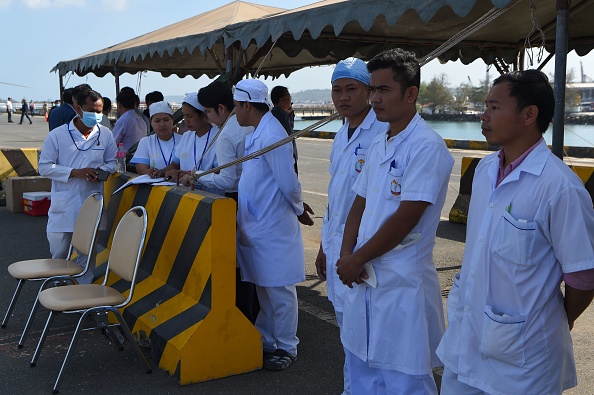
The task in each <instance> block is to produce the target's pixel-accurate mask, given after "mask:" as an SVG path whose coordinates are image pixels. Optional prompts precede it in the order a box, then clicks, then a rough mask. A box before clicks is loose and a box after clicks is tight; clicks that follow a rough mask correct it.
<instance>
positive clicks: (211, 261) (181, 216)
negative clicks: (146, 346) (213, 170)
mask: <svg viewBox="0 0 594 395" xmlns="http://www.w3.org/2000/svg"><path fill="white" fill-rule="evenodd" d="M128 179H129V176H128V175H120V176H117V177H115V176H111V177H110V178H109V180H108V181H107V182H106V183H105V197H106V206H107V210H106V216H105V221H106V223H107V227H106V230H104V231H101V232H100V234H99V239H98V244H99V245H100V248H99V250H98V251H99V253H98V255H97V269H96V276H102V275H103V274H104V273H105V266H106V261H107V257H108V254H109V248H110V247H111V243H112V238H113V234H114V231H115V225H116V224H117V223H118V221H119V219H120V218H121V217H122V216H123V215H124V213H125V212H126V211H127V210H128V209H129V208H131V207H133V206H136V205H142V206H144V207H145V208H146V210H147V213H148V217H149V221H148V230H147V236H146V237H147V239H146V240H147V241H146V243H145V249H144V253H143V256H142V260H141V263H140V269H139V274H138V280H137V286H136V289H135V294H134V299H133V301H132V302H131V303H130V304H129V305H128V307H127V308H126V309H125V310H124V311H123V312H122V315H123V317H124V319H125V320H126V322H127V323H128V325H129V326H130V329H131V330H132V332H133V333H135V334H136V335H137V336H138V337H139V338H140V339H144V340H147V339H148V340H150V346H151V348H152V351H151V353H152V356H153V359H154V360H155V361H157V362H158V364H159V367H160V368H161V369H164V370H165V371H167V372H169V373H170V374H171V375H173V376H174V377H175V378H177V379H178V380H179V382H180V384H190V383H196V382H201V381H206V380H211V379H216V378H221V377H227V376H230V375H234V374H240V373H245V372H249V371H253V370H256V369H260V368H261V367H262V342H261V337H260V333H259V332H258V331H257V330H256V328H255V327H254V326H253V325H252V324H251V323H250V322H249V320H248V319H247V318H245V316H244V315H243V314H242V313H241V312H240V311H239V309H237V308H236V307H235V267H236V257H235V212H236V211H235V210H236V208H235V201H234V200H232V199H229V198H223V197H217V196H215V195H210V194H204V195H202V194H200V193H199V192H192V191H189V190H188V189H186V188H176V187H165V186H158V187H157V186H155V187H152V186H150V185H139V186H131V187H128V188H126V189H124V190H123V191H122V192H119V193H118V194H116V195H114V196H111V197H109V194H110V193H111V191H113V190H115V189H116V188H118V187H119V186H121V185H123V183H124V182H126V181H127V180H128ZM97 281H102V279H99V280H97ZM110 282H111V278H110ZM110 285H111V286H113V287H114V288H116V289H118V290H119V291H121V292H124V291H126V290H127V289H129V284H128V283H126V282H125V281H123V280H121V279H117V278H114V279H113V282H112V283H111V284H110Z"/></svg>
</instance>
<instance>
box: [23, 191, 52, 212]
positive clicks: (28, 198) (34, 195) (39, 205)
mask: <svg viewBox="0 0 594 395" xmlns="http://www.w3.org/2000/svg"><path fill="white" fill-rule="evenodd" d="M51 196H52V195H51V193H50V192H25V193H23V212H24V213H25V214H29V215H32V216H34V217H38V216H40V215H47V212H48V210H49V208H50V203H51Z"/></svg>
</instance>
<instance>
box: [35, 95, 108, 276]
mask: <svg viewBox="0 0 594 395" xmlns="http://www.w3.org/2000/svg"><path fill="white" fill-rule="evenodd" d="M79 103H80V104H79ZM102 109H103V100H102V98H101V95H100V94H99V93H97V92H95V91H93V90H90V89H85V90H82V91H81V92H79V94H78V97H77V104H76V105H75V111H76V113H77V116H76V117H74V119H73V120H72V121H70V123H68V124H65V125H62V126H59V127H57V128H55V129H53V130H52V131H50V133H49V134H48V136H47V138H46V139H45V141H44V143H43V147H42V149H41V156H40V158H39V174H40V175H42V176H44V177H47V178H50V179H51V180H52V191H51V194H52V196H51V201H52V204H51V206H50V209H49V213H48V221H47V239H48V241H49V246H50V252H51V254H52V258H53V259H65V258H67V257H66V254H67V253H68V248H69V246H70V241H71V239H72V232H73V231H74V223H75V222H76V217H77V215H78V212H79V210H80V208H81V207H82V204H83V203H84V201H85V200H86V199H87V198H88V197H89V196H90V195H91V194H92V193H94V192H101V193H103V182H102V181H99V180H98V178H97V176H98V171H97V170H98V169H103V170H107V171H109V172H110V173H113V172H114V171H115V166H116V158H115V156H116V150H117V149H116V145H115V141H114V138H113V135H112V134H111V131H110V130H109V129H107V128H106V127H104V126H101V125H99V122H100V121H101V118H102V117H103V115H102V112H101V111H102ZM85 259H86V257H84V256H80V257H79V258H78V259H77V263H80V264H81V265H82V263H83V262H84V261H85ZM93 266H94V265H93ZM93 276H94V267H90V269H89V271H88V272H87V274H86V275H85V277H84V278H82V279H81V280H80V281H79V282H81V283H84V282H91V281H92V279H93Z"/></svg>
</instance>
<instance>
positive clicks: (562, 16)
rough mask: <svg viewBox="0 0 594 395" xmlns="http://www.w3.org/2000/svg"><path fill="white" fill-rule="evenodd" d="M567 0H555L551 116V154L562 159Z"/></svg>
mask: <svg viewBox="0 0 594 395" xmlns="http://www.w3.org/2000/svg"><path fill="white" fill-rule="evenodd" d="M569 1H570V0H557V32H556V37H555V81H554V87H553V90H554V94H555V115H554V117H553V150H552V151H553V154H555V155H556V156H557V157H559V158H561V159H563V137H564V136H563V135H564V133H565V83H566V72H567V47H568V39H569V37H568V29H567V22H568V15H569Z"/></svg>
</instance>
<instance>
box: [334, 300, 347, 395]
mask: <svg viewBox="0 0 594 395" xmlns="http://www.w3.org/2000/svg"><path fill="white" fill-rule="evenodd" d="M334 313H335V314H336V322H338V328H339V329H340V330H341V331H342V319H343V317H344V313H343V312H342V311H338V310H336V309H334ZM342 349H343V350H344V366H343V367H342V375H343V377H344V391H343V392H342V395H351V383H350V381H349V364H348V363H347V360H346V348H344V346H343V347H342Z"/></svg>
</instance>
